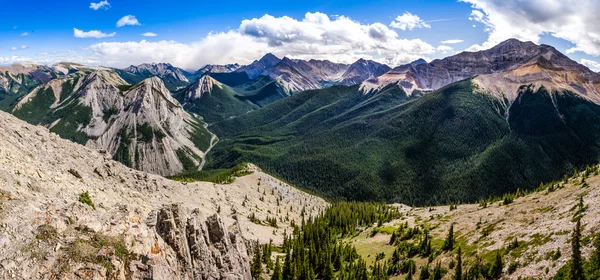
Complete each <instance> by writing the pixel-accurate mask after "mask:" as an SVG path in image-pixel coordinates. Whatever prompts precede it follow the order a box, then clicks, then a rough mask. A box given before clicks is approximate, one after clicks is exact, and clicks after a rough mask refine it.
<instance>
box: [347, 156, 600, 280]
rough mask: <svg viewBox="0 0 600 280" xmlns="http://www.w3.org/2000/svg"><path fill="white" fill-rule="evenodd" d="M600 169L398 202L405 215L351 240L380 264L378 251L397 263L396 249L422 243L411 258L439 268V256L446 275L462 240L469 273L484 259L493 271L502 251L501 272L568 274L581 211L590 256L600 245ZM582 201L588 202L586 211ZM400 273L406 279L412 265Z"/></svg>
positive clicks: (421, 265)
mask: <svg viewBox="0 0 600 280" xmlns="http://www.w3.org/2000/svg"><path fill="white" fill-rule="evenodd" d="M598 170H599V166H597V165H595V166H591V167H590V168H587V169H586V170H585V171H584V172H577V173H575V174H574V175H573V176H572V177H566V176H565V179H563V180H561V181H558V182H552V183H550V184H545V185H543V186H541V187H540V188H539V189H538V190H537V191H536V192H533V193H529V194H523V193H521V194H519V195H512V196H510V197H511V199H507V200H503V199H495V200H490V201H485V202H483V201H482V202H481V203H479V204H464V205H457V206H456V207H453V206H449V205H445V206H433V207H423V208H416V207H409V206H406V205H398V208H399V210H400V213H401V214H402V218H401V219H397V220H394V221H391V222H389V223H385V224H381V225H378V226H372V227H367V228H364V229H362V232H361V233H360V234H359V235H357V236H356V237H353V238H351V239H350V240H348V241H349V243H350V244H352V245H354V246H355V247H356V248H357V252H358V253H359V254H360V255H362V256H363V257H365V258H366V259H367V261H368V262H369V263H376V261H375V256H376V255H377V254H378V253H384V254H385V256H384V258H383V259H382V260H379V261H377V262H378V263H379V264H380V265H381V264H383V263H384V262H388V265H389V264H391V263H393V262H394V261H393V256H394V255H395V253H394V251H397V252H406V251H407V250H406V249H407V248H414V249H413V250H416V251H413V252H414V253H413V256H411V257H408V258H407V259H409V260H411V261H413V262H415V264H416V268H417V271H416V275H419V273H420V271H421V270H422V269H423V268H426V267H427V266H426V265H427V264H428V263H429V264H430V265H429V269H430V270H431V269H433V267H434V264H436V263H438V262H439V263H440V264H441V266H442V267H444V268H445V269H447V270H448V273H447V274H446V276H445V277H447V278H448V277H449V276H452V275H453V274H454V273H455V271H456V265H457V263H456V258H457V254H458V248H459V247H460V248H461V252H462V265H463V267H462V273H463V275H465V274H467V272H468V274H469V275H471V276H473V274H474V273H477V274H479V272H475V270H476V268H477V266H479V268H480V271H481V273H482V274H484V275H485V274H487V273H488V272H489V271H490V270H489V266H490V265H491V264H492V263H493V262H494V259H495V257H496V253H499V254H500V256H501V258H502V261H503V265H502V269H501V276H500V277H499V279H567V278H554V277H555V275H557V273H558V272H559V271H560V270H563V269H562V268H564V267H567V266H568V263H569V260H570V259H571V257H572V243H571V240H572V232H573V228H574V227H575V218H574V217H575V216H578V215H579V216H581V217H582V219H581V223H582V225H583V227H582V236H581V240H585V241H583V242H582V244H581V247H582V255H583V257H584V258H588V259H589V258H590V257H592V256H593V255H594V254H597V253H598V252H599V251H597V249H596V245H594V244H595V243H594V242H597V240H598V239H597V238H598V230H599V229H600V228H599V227H598V217H599V214H600V213H599V208H598V204H600V200H599V197H600V196H599V195H600V176H598V174H599V173H598ZM507 197H508V196H507ZM580 199H581V200H580ZM580 201H581V202H583V205H582V206H583V207H584V208H583V211H581V209H580V206H579V205H580ZM451 226H452V227H453V231H454V239H455V243H454V246H453V248H452V249H450V250H442V246H443V244H444V240H446V239H447V236H448V232H449V229H450V227H451ZM411 231H412V234H411V233H410V232H411ZM425 232H426V233H427V239H426V240H428V241H430V242H431V244H430V248H431V249H430V250H429V251H430V253H429V254H430V255H428V253H424V251H423V250H422V248H423V247H421V246H420V244H422V243H423V240H424V239H425V237H424V236H425ZM392 234H394V235H395V236H396V237H397V238H396V241H395V242H393V243H395V244H390V242H391V240H392V239H393V238H392ZM592 241H594V242H592ZM401 254H402V253H401ZM409 254H410V253H409ZM429 256H431V258H429ZM452 263H454V264H452ZM453 265H454V266H453ZM486 265H487V266H488V267H486ZM586 267H587V266H586ZM596 273H597V272H596ZM590 274H591V273H590ZM393 275H394V276H393V277H398V278H399V279H404V277H406V272H400V273H393ZM589 276H592V275H589ZM400 277H402V278H400ZM392 279H394V278H392ZM444 279H446V278H444ZM587 279H595V278H594V276H592V278H587Z"/></svg>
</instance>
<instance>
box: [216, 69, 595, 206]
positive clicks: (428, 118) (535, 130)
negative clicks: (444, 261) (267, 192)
mask: <svg viewBox="0 0 600 280" xmlns="http://www.w3.org/2000/svg"><path fill="white" fill-rule="evenodd" d="M213 130H214V131H216V133H217V135H219V137H220V138H221V141H220V142H219V144H218V145H217V146H216V147H215V149H214V150H213V152H211V154H210V155H209V158H210V160H209V164H208V166H212V167H223V166H229V165H231V164H233V163H235V162H240V161H249V162H255V163H257V164H258V165H260V166H261V167H263V168H264V169H266V170H268V171H269V172H273V173H274V174H276V175H277V176H281V177H282V178H285V179H286V180H289V181H290V182H291V183H293V184H296V185H298V186H301V187H304V188H308V189H310V190H312V191H315V192H317V193H320V194H323V195H326V196H327V197H331V198H345V199H349V200H386V201H394V202H403V203H408V204H417V205H419V204H436V203H442V202H451V201H474V200H477V199H481V198H487V197H489V196H491V195H501V194H503V193H506V192H510V191H515V190H516V188H533V187H536V186H538V185H539V184H540V182H544V181H549V180H552V179H556V178H558V177H560V176H562V175H563V174H564V173H567V172H571V171H572V170H573V168H575V167H581V166H585V165H587V164H591V163H595V162H597V161H598V160H600V148H599V147H600V140H599V139H600V106H598V105H596V104H594V103H592V102H589V101H587V100H585V99H582V98H580V97H579V96H578V95H576V94H573V93H571V92H569V91H560V92H559V91H554V92H552V93H550V92H548V91H547V90H546V89H545V88H535V87H526V86H524V87H521V88H520V89H519V92H518V98H517V99H516V101H514V102H512V103H511V102H508V100H506V99H498V98H497V97H495V96H493V95H490V94H488V93H487V92H486V91H485V90H481V89H479V88H478V87H477V86H475V85H474V83H473V81H472V80H465V81H461V82H458V83H454V84H451V85H450V86H447V87H444V88H442V89H440V90H438V91H435V92H433V93H430V94H426V95H424V96H422V97H418V96H417V95H413V96H411V97H407V94H406V93H405V92H404V91H403V90H402V89H400V88H399V87H398V86H396V85H389V86H387V87H385V88H383V89H382V90H380V91H378V92H376V93H371V94H366V95H365V94H363V93H361V92H360V90H359V88H358V86H354V87H343V86H338V87H332V88H328V89H323V90H316V91H306V92H303V93H300V94H296V95H293V96H291V97H289V98H286V99H284V100H281V101H278V102H275V103H273V104H271V105H268V106H266V107H264V108H262V109H260V110H257V111H254V112H250V113H248V114H246V115H244V117H243V118H235V119H232V120H227V121H224V122H221V123H218V124H216V125H214V126H213Z"/></svg>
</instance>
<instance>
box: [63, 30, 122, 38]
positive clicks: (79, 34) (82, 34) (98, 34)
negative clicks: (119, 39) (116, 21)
mask: <svg viewBox="0 0 600 280" xmlns="http://www.w3.org/2000/svg"><path fill="white" fill-rule="evenodd" d="M116 34H117V33H116V32H113V33H104V32H102V31H100V30H90V31H87V32H86V31H83V30H79V29H77V28H73V36H74V37H75V38H97V39H100V38H108V37H113V36H115V35H116Z"/></svg>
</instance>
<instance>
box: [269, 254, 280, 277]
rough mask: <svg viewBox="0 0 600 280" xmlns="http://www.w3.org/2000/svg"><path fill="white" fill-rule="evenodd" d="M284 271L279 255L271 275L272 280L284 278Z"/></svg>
mask: <svg viewBox="0 0 600 280" xmlns="http://www.w3.org/2000/svg"><path fill="white" fill-rule="evenodd" d="M282 279H283V277H282V272H281V264H280V262H279V257H277V260H276V261H275V268H274V269H273V275H272V276H271V280H282Z"/></svg>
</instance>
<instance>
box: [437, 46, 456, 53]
mask: <svg viewBox="0 0 600 280" xmlns="http://www.w3.org/2000/svg"><path fill="white" fill-rule="evenodd" d="M435 50H436V51H438V52H440V53H443V54H446V53H451V52H452V51H454V49H453V48H452V47H450V46H444V45H441V46H438V47H437V48H435Z"/></svg>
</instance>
